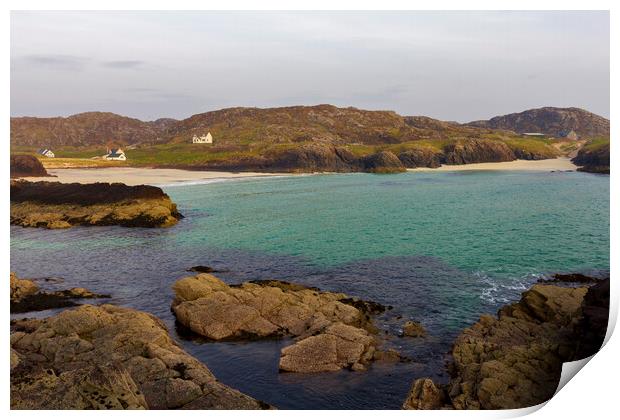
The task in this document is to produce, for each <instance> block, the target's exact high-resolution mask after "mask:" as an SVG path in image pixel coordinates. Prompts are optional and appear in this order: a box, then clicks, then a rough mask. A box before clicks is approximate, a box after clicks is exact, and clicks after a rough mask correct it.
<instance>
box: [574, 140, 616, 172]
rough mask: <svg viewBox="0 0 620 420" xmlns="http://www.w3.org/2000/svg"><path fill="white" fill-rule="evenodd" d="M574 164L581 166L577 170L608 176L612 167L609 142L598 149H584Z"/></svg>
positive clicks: (578, 154)
mask: <svg viewBox="0 0 620 420" xmlns="http://www.w3.org/2000/svg"><path fill="white" fill-rule="evenodd" d="M573 163H574V164H575V165H578V166H581V168H579V169H577V170H578V171H582V172H592V173H597V174H608V173H609V165H610V157H609V142H607V144H604V145H602V146H601V147H598V148H588V147H587V146H586V147H584V148H583V149H581V150H580V151H579V152H578V153H577V156H575V157H574V158H573Z"/></svg>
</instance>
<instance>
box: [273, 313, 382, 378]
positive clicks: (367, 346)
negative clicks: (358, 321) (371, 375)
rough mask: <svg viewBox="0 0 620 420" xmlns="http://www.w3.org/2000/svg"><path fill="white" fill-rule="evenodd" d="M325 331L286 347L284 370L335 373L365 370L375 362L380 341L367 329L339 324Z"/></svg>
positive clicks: (284, 351)
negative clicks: (343, 370) (344, 370)
mask: <svg viewBox="0 0 620 420" xmlns="http://www.w3.org/2000/svg"><path fill="white" fill-rule="evenodd" d="M321 331H322V332H320V333H318V334H316V335H311V336H309V337H306V338H302V339H301V340H299V341H297V342H296V343H295V344H292V345H290V346H288V347H284V348H283V349H282V353H281V356H280V370H281V371H285V372H299V373H314V372H332V371H337V370H340V369H343V368H349V369H352V370H365V369H366V366H367V365H368V364H369V363H370V362H371V361H373V360H374V359H375V351H376V347H377V341H376V340H375V338H374V337H373V336H372V335H371V334H370V333H369V332H368V331H366V330H365V329H363V328H357V327H353V326H350V325H346V324H343V323H342V322H335V323H332V324H330V325H328V326H327V327H324V328H323V329H322V330H321ZM306 335H307V333H306V334H304V336H306Z"/></svg>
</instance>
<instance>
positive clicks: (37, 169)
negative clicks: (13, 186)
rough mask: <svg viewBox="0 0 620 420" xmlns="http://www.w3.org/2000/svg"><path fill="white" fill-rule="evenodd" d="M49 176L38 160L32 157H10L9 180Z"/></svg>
mask: <svg viewBox="0 0 620 420" xmlns="http://www.w3.org/2000/svg"><path fill="white" fill-rule="evenodd" d="M25 176H50V174H48V173H47V171H46V170H45V168H44V167H43V164H42V163H41V161H40V160H39V159H37V158H36V157H35V156H32V155H11V178H21V177H25Z"/></svg>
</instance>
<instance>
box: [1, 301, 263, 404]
mask: <svg viewBox="0 0 620 420" xmlns="http://www.w3.org/2000/svg"><path fill="white" fill-rule="evenodd" d="M268 407H269V406H268V405H267V404H265V403H262V402H260V401H257V400H255V399H253V398H251V397H248V396H247V395H244V394H242V393H240V392H239V391H236V390H234V389H231V388H229V387H227V386H226V385H223V384H221V383H220V382H218V381H217V380H216V379H215V377H214V376H213V374H212V373H211V372H210V371H209V369H208V368H207V367H206V366H205V365H203V364H202V363H200V362H199V361H198V360H196V359H194V358H193V357H191V356H190V355H189V354H187V353H185V352H184V351H183V350H182V349H181V348H180V347H179V346H178V345H177V343H175V342H174V341H173V340H172V339H171V338H170V336H169V335H168V332H167V331H166V327H165V325H164V324H163V323H162V322H161V321H160V320H158V319H157V318H155V317H153V316H152V315H149V314H147V313H144V312H139V311H136V310H132V309H126V308H121V307H117V306H113V305H103V306H91V305H84V306H80V307H79V308H77V309H73V310H66V311H64V312H61V313H60V314H58V315H56V316H53V317H50V318H47V319H43V320H29V321H26V322H16V323H15V324H14V325H13V328H12V333H11V408H12V409H93V408H103V409H123V408H126V409H131V408H137V409H140V408H150V409H174V408H185V409H259V408H268Z"/></svg>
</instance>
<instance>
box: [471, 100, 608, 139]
mask: <svg viewBox="0 0 620 420" xmlns="http://www.w3.org/2000/svg"><path fill="white" fill-rule="evenodd" d="M467 125H468V126H472V127H480V128H491V129H502V130H511V131H514V132H516V133H544V134H546V135H548V136H551V137H566V136H567V135H568V134H569V133H570V132H571V131H574V132H575V133H576V134H577V136H579V137H609V120H608V119H607V118H603V117H601V116H600V115H596V114H593V113H591V112H588V111H586V110H584V109H580V108H555V107H544V108H538V109H529V110H527V111H523V112H519V113H514V114H508V115H501V116H498V117H494V118H491V119H490V120H482V121H472V122H470V123H468V124H467Z"/></svg>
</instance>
